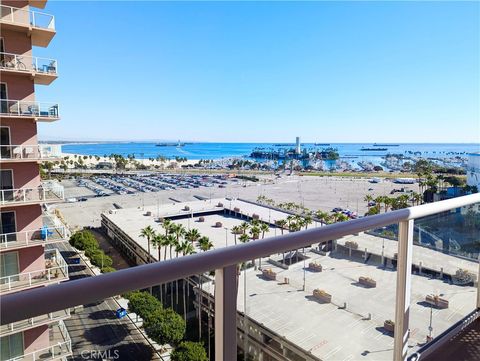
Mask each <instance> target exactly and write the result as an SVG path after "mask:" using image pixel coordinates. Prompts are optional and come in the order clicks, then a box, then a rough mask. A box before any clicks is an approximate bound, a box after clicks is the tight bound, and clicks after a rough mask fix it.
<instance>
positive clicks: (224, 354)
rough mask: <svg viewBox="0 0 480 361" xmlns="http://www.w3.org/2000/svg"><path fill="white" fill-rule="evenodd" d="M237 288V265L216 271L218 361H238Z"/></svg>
mask: <svg viewBox="0 0 480 361" xmlns="http://www.w3.org/2000/svg"><path fill="white" fill-rule="evenodd" d="M237 288H238V285H237V265H231V266H226V267H224V268H222V269H217V270H215V360H216V361H223V360H236V359H237ZM200 307H201V305H200Z"/></svg>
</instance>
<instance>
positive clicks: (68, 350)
mask: <svg viewBox="0 0 480 361" xmlns="http://www.w3.org/2000/svg"><path fill="white" fill-rule="evenodd" d="M49 339H50V340H49V344H50V345H49V346H48V347H44V348H41V349H39V350H36V351H34V352H29V353H26V354H21V355H18V356H15V357H12V358H7V359H6V360H5V361H23V360H24V361H36V360H42V361H45V360H67V358H68V357H69V356H71V355H72V340H71V339H70V336H69V334H68V331H67V328H66V327H65V324H64V323H63V321H59V322H58V323H57V324H54V325H52V326H50V327H49Z"/></svg>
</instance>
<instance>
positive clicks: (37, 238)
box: [0, 226, 68, 249]
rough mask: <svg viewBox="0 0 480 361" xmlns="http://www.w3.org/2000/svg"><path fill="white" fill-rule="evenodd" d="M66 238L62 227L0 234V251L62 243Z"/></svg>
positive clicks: (64, 229) (65, 231)
mask: <svg viewBox="0 0 480 361" xmlns="http://www.w3.org/2000/svg"><path fill="white" fill-rule="evenodd" d="M67 237H68V233H67V229H66V228H65V227H64V226H59V227H42V228H40V229H35V230H31V231H22V232H12V233H2V234H0V249H13V248H18V247H23V246H30V245H38V244H47V243H53V242H59V241H63V240H65V239H66V238H67Z"/></svg>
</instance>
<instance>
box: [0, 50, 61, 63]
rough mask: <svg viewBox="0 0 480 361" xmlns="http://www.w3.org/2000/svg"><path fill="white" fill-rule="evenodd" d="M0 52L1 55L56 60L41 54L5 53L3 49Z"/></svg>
mask: <svg viewBox="0 0 480 361" xmlns="http://www.w3.org/2000/svg"><path fill="white" fill-rule="evenodd" d="M0 54H2V55H12V56H16V57H19V58H22V59H23V58H31V59H42V60H48V61H54V62H57V60H56V59H52V58H44V57H41V56H32V55H23V54H15V53H7V52H4V51H0Z"/></svg>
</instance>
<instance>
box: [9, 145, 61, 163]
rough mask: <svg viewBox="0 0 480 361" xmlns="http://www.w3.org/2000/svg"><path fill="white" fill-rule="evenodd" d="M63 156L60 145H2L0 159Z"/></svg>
mask: <svg viewBox="0 0 480 361" xmlns="http://www.w3.org/2000/svg"><path fill="white" fill-rule="evenodd" d="M59 157H61V153H60V149H59V147H55V146H51V145H45V144H31V145H28V144H22V145H11V144H8V145H0V161H1V160H8V161H17V160H18V161H30V160H33V161H35V160H48V159H55V158H59Z"/></svg>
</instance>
